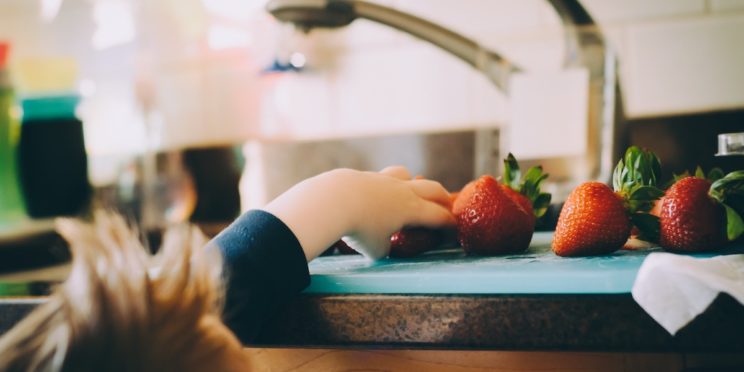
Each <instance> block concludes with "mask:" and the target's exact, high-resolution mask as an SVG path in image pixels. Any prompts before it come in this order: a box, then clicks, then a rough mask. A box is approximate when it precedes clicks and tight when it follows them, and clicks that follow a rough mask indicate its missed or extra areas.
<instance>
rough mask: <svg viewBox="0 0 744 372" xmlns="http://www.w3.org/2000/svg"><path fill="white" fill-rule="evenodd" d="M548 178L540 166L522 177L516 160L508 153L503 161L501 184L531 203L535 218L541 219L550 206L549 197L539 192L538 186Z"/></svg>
mask: <svg viewBox="0 0 744 372" xmlns="http://www.w3.org/2000/svg"><path fill="white" fill-rule="evenodd" d="M546 178H548V174H547V173H543V169H542V167H541V166H534V167H531V168H530V169H528V170H527V172H526V173H525V174H524V175H522V171H521V170H520V169H519V163H518V162H517V158H515V157H514V155H513V154H511V153H509V155H507V157H506V159H504V174H503V182H504V184H506V185H507V186H509V188H511V189H512V190H515V191H518V192H519V193H520V194H522V195H524V196H525V197H527V199H529V201H530V202H532V209H533V211H534V213H535V217H537V218H540V217H542V216H543V215H544V214H545V212H546V211H547V210H548V206H550V200H551V195H550V194H549V193H545V192H540V184H542V182H543V181H544V180H545V179H546Z"/></svg>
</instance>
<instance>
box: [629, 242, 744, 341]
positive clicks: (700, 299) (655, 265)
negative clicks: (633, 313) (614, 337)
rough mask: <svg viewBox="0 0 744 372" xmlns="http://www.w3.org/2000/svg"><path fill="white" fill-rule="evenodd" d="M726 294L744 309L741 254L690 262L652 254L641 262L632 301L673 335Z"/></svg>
mask: <svg viewBox="0 0 744 372" xmlns="http://www.w3.org/2000/svg"><path fill="white" fill-rule="evenodd" d="M720 292H725V293H728V294H730V295H731V296H732V297H734V298H735V299H736V300H737V301H739V303H741V304H742V305H744V254H737V255H728V256H717V257H713V258H693V257H689V256H682V255H676V254H671V253H652V254H650V255H649V256H648V257H646V259H645V260H644V261H643V264H642V265H641V268H640V270H639V271H638V276H637V277H636V280H635V283H634V284H633V291H632V293H633V299H635V301H636V302H637V303H638V304H639V305H640V306H641V307H642V308H643V310H645V311H646V312H647V313H648V314H649V315H651V317H652V318H654V320H656V321H657V322H658V323H659V324H661V326H662V327H664V329H666V330H667V331H668V332H669V333H670V334H672V335H674V334H675V333H677V331H679V329H680V328H682V327H684V326H685V325H686V324H687V323H689V322H690V321H691V320H693V319H694V318H695V317H696V316H698V315H699V314H700V313H702V312H703V311H705V309H707V308H708V306H709V305H710V303H711V302H713V300H714V299H715V298H716V296H718V293H720Z"/></svg>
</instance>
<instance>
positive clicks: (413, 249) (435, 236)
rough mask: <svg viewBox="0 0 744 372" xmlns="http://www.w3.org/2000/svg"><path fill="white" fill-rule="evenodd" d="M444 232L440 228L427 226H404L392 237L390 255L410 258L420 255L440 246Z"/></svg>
mask: <svg viewBox="0 0 744 372" xmlns="http://www.w3.org/2000/svg"><path fill="white" fill-rule="evenodd" d="M441 242H442V234H441V232H440V231H439V230H435V229H428V228H425V227H404V228H403V229H402V230H401V231H398V232H396V233H395V234H393V235H392V236H391V237H390V257H396V258H408V257H413V256H418V255H419V254H421V253H424V252H426V251H428V250H432V249H434V248H436V247H437V246H439V244H440V243H441Z"/></svg>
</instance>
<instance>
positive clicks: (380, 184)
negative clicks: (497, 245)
mask: <svg viewBox="0 0 744 372" xmlns="http://www.w3.org/2000/svg"><path fill="white" fill-rule="evenodd" d="M449 203H450V201H449V193H448V192H447V190H445V189H444V187H442V185H440V184H439V183H438V182H435V181H430V180H412V179H411V176H410V174H409V173H408V171H407V170H406V169H405V168H403V167H389V168H386V169H384V170H383V171H382V172H380V173H375V172H360V171H355V170H351V169H337V170H333V171H330V172H326V173H323V174H320V175H318V176H315V177H313V178H309V179H307V180H305V181H302V182H300V183H298V184H297V185H295V186H294V187H292V188H291V189H290V190H289V191H287V192H285V193H284V194H282V195H280V196H279V197H278V198H276V199H275V200H274V201H272V202H271V203H269V204H268V205H267V206H266V208H264V209H265V210H266V211H267V212H269V213H272V214H273V215H275V216H276V217H278V218H279V219H281V220H282V221H283V222H284V223H285V224H286V225H287V226H288V227H289V228H290V229H291V230H292V232H293V233H294V234H295V236H296V237H297V239H298V240H299V241H300V244H301V245H302V248H303V250H304V251H305V256H306V258H307V260H308V261H310V260H312V259H313V258H315V257H317V256H318V255H320V253H322V252H323V251H324V250H325V249H326V248H328V247H329V246H330V245H331V244H333V242H335V241H336V240H338V239H339V238H340V237H342V236H347V237H349V238H350V239H349V243H351V244H352V246H353V247H354V248H355V249H357V250H358V251H359V252H361V253H362V254H364V255H365V256H367V257H370V258H373V259H377V258H381V257H385V256H387V254H388V251H389V250H390V235H392V234H393V233H394V232H396V231H398V230H400V229H401V228H402V227H403V226H406V225H417V226H428V227H437V226H445V225H453V224H454V223H455V221H454V217H453V216H452V213H450V211H449Z"/></svg>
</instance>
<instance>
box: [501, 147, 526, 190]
mask: <svg viewBox="0 0 744 372" xmlns="http://www.w3.org/2000/svg"><path fill="white" fill-rule="evenodd" d="M521 180H522V171H520V170H519V163H517V158H515V157H514V155H512V153H509V155H508V156H507V157H506V159H504V183H505V184H506V185H508V186H509V187H510V188H512V189H513V190H519V183H520V181H521Z"/></svg>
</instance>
